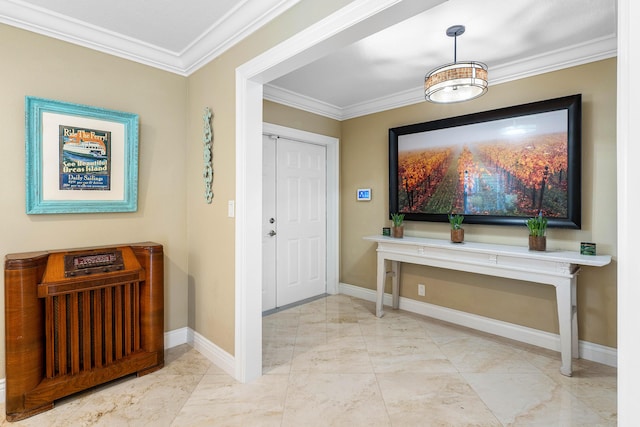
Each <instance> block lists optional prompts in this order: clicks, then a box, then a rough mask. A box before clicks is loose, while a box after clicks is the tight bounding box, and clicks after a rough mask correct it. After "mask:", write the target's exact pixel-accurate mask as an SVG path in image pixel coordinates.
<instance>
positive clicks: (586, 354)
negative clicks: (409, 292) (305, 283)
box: [339, 283, 618, 367]
mask: <svg viewBox="0 0 640 427" xmlns="http://www.w3.org/2000/svg"><path fill="white" fill-rule="evenodd" d="M339 287H340V293H341V294H345V295H349V296H353V297H356V298H360V299H363V300H367V301H375V300H376V291H374V290H371V289H366V288H362V287H360V286H354V285H349V284H346V283H340V286H339ZM384 304H385V305H389V306H390V305H391V295H390V294H385V295H384ZM400 309H402V310H406V311H409V312H411V313H416V314H421V315H423V316H427V317H432V318H434V319H438V320H443V321H445V322H449V323H453V324H456V325H460V326H466V327H468V328H472V329H476V330H479V331H482V332H487V333H490V334H493V335H498V336H501V337H505V338H509V339H512V340H515V341H520V342H524V343H527V344H532V345H536V346H538V347H543V348H546V349H549V350H555V351H560V336H559V335H558V334H552V333H549V332H544V331H539V330H537V329H532V328H528V327H526V326H520V325H515V324H513V323H507V322H503V321H500V320H495V319H490V318H488V317H483V316H478V315H477V314H470V313H465V312H463V311H459V310H454V309H451V308H446V307H441V306H439V305H435V304H429V303H425V302H421V301H416V300H412V299H410V298H404V297H400ZM578 350H579V353H580V357H581V358H583V359H586V360H591V361H593V362H598V363H602V364H603V365H608V366H614V367H615V366H617V365H618V351H617V349H615V348H611V347H605V346H602V345H599V344H594V343H590V342H587V341H580V342H579V349H578Z"/></svg>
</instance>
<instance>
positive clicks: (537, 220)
mask: <svg viewBox="0 0 640 427" xmlns="http://www.w3.org/2000/svg"><path fill="white" fill-rule="evenodd" d="M526 224H527V228H529V236H536V237H542V236H544V234H545V233H546V232H547V218H545V217H543V216H542V212H540V213H539V214H538V216H534V217H533V218H529V219H528V220H526Z"/></svg>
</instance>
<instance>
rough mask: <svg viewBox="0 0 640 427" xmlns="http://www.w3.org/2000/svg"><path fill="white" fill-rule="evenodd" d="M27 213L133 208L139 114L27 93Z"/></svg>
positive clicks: (136, 201)
mask: <svg viewBox="0 0 640 427" xmlns="http://www.w3.org/2000/svg"><path fill="white" fill-rule="evenodd" d="M25 110H26V196H27V198H26V211H27V214H57V213H90V212H135V211H136V210H137V209H138V115H137V114H132V113H124V112H120V111H113V110H107V109H104V108H98V107H91V106H86V105H78V104H70V103H66V102H61V101H53V100H49V99H43V98H35V97H29V96H28V97H26V99H25Z"/></svg>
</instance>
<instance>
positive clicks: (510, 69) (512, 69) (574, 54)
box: [264, 34, 617, 120]
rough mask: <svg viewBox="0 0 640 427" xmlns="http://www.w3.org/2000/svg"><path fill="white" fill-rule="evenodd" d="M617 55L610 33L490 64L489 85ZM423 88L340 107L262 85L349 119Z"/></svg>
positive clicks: (418, 97) (274, 95)
mask: <svg viewBox="0 0 640 427" xmlns="http://www.w3.org/2000/svg"><path fill="white" fill-rule="evenodd" d="M616 55H617V37H616V35H615V34H613V35H610V36H608V37H603V38H600V39H595V40H591V41H589V42H586V43H581V44H578V45H574V46H570V47H567V48H563V49H558V50H555V51H551V52H546V53H544V54H541V55H536V56H532V57H529V58H525V59H522V60H519V61H513V62H509V63H505V64H500V65H495V66H490V67H489V86H494V85H498V84H501V83H506V82H509V81H513V80H519V79H523V78H526V77H532V76H536V75H539V74H544V73H549V72H551V71H558V70H562V69H565V68H570V67H575V66H578V65H583V64H587V63H590V62H595V61H600V60H603V59H608V58H613V57H615V56H616ZM423 91H424V88H423V87H422V86H418V87H416V88H414V89H409V90H406V91H403V92H399V93H396V94H393V95H389V96H385V97H381V98H376V99H371V100H368V101H364V102H360V103H357V104H353V105H349V106H346V107H344V108H341V107H337V106H335V105H331V104H327V103H325V102H322V101H318V100H315V99H313V98H310V97H306V96H303V95H299V94H297V93H295V92H291V91H287V90H285V89H282V88H279V87H275V86H272V85H269V84H266V85H265V86H264V98H265V99H267V100H269V101H273V102H277V103H280V104H284V105H287V106H290V107H293V108H298V109H301V110H304V111H308V112H311V113H315V114H319V115H322V116H326V117H329V118H332V119H335V120H348V119H353V118H356V117H361V116H365V115H368V114H374V113H379V112H381V111H386V110H391V109H394V108H400V107H405V106H407V105H413V104H418V103H420V102H425V101H424V96H423V93H424V92H423Z"/></svg>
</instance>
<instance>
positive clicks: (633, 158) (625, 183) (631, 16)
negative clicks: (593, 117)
mask: <svg viewBox="0 0 640 427" xmlns="http://www.w3.org/2000/svg"><path fill="white" fill-rule="evenodd" d="M639 21H640V3H639V2H638V1H637V0H633V1H632V0H618V64H617V65H618V78H617V84H618V87H617V95H618V96H617V109H616V113H617V127H616V138H617V145H616V148H617V159H618V163H617V177H618V181H617V194H618V199H617V206H618V218H617V220H618V221H617V225H618V283H617V285H618V298H617V302H618V349H619V354H620V357H619V361H618V364H619V366H618V425H620V426H625V427H626V426H635V425H637V424H638V396H639V395H640V363H638V360H640V340H639V339H638V325H640V310H638V300H639V299H640V287H639V286H638V277H640V263H638V260H637V256H636V254H637V251H638V248H637V242H638V239H640V227H638V219H637V218H638V209H640V199H639V198H638V188H637V184H636V181H637V168H638V165H637V162H638V157H639V156H640V144H638V127H637V125H636V120H638V117H640V97H639V96H638V95H639V94H640V83H639V82H638V79H636V78H635V74H636V72H637V70H638V68H639V67H640V50H639V49H638V43H637V40H638V39H639V38H640V26H638V22H639ZM612 191H613V189H612Z"/></svg>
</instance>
